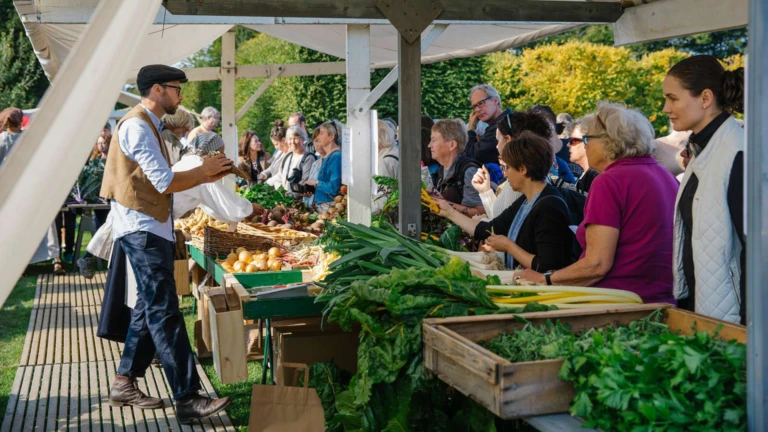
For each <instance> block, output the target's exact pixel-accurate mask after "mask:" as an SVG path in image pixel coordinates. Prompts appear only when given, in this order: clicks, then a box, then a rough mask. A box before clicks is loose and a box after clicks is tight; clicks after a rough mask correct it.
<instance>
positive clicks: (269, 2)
mask: <svg viewBox="0 0 768 432" xmlns="http://www.w3.org/2000/svg"><path fill="white" fill-rule="evenodd" d="M441 3H442V5H443V7H444V9H445V11H444V12H443V13H442V14H440V16H438V18H437V19H439V20H449V21H454V20H455V21H509V22H531V23H534V22H535V23H550V22H555V23H613V22H616V20H617V19H619V17H620V16H621V13H622V9H621V5H620V4H619V3H617V2H575V1H538V0H516V1H514V0H481V1H474V2H472V1H467V0H441ZM165 6H166V8H168V11H170V12H171V13H173V14H175V15H211V16H221V15H228V16H249V17H293V18H337V19H341V18H352V19H385V17H384V14H383V13H382V12H381V11H380V10H378V9H377V8H376V0H337V1H331V0H259V1H253V0H194V1H192V0H167V2H166V3H165Z"/></svg>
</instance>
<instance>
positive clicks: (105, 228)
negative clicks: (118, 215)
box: [85, 212, 113, 261]
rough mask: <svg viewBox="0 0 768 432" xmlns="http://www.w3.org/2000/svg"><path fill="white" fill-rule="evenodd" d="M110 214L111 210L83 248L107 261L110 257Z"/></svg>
mask: <svg viewBox="0 0 768 432" xmlns="http://www.w3.org/2000/svg"><path fill="white" fill-rule="evenodd" d="M112 214H113V212H109V216H107V220H106V221H104V225H102V226H101V227H100V228H99V229H98V230H96V233H95V234H94V235H93V238H92V239H91V241H90V242H88V246H86V247H85V250H87V251H88V252H90V253H91V255H93V256H96V257H99V258H101V259H103V260H105V261H109V260H110V258H111V257H112V243H113V241H112Z"/></svg>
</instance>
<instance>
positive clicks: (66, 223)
mask: <svg viewBox="0 0 768 432" xmlns="http://www.w3.org/2000/svg"><path fill="white" fill-rule="evenodd" d="M76 225H77V215H76V214H75V212H73V211H72V210H67V211H64V212H59V213H57V214H56V235H57V236H60V235H61V228H64V243H66V244H67V245H66V247H65V248H64V253H65V254H71V253H72V251H73V250H74V249H75V231H76V229H77V227H76ZM59 240H61V238H59Z"/></svg>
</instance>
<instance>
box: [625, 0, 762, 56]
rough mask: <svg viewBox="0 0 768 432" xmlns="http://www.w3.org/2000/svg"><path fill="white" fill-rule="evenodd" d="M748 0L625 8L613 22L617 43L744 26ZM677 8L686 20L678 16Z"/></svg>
mask: <svg viewBox="0 0 768 432" xmlns="http://www.w3.org/2000/svg"><path fill="white" fill-rule="evenodd" d="M748 10H749V0H666V1H657V2H654V3H649V4H644V5H640V6H636V7H631V8H628V9H627V10H626V11H625V12H624V15H622V16H621V18H619V20H618V21H616V22H615V23H614V24H613V34H614V43H615V44H616V46H622V45H629V44H634V43H641V42H651V41H655V40H662V39H670V38H675V37H683V36H688V35H692V34H696V33H703V32H712V31H718V30H727V29H732V28H738V27H745V26H746V25H747V23H748V22H749V15H748V13H747V12H748ZM680 11H689V12H687V14H688V15H689V16H688V19H680Z"/></svg>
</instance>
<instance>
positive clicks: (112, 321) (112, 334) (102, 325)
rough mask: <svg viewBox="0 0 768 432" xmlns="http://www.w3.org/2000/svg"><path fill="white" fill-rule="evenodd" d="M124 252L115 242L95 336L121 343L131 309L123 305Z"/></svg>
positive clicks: (127, 325) (128, 323)
mask: <svg viewBox="0 0 768 432" xmlns="http://www.w3.org/2000/svg"><path fill="white" fill-rule="evenodd" d="M127 271H128V270H127V268H126V263H125V252H123V249H122V248H121V247H120V242H119V241H116V242H115V243H114V244H113V245H112V258H111V259H110V264H109V272H108V273H107V283H106V285H105V286H104V299H103V300H102V302H101V313H100V314H99V327H98V329H97V330H96V336H98V337H100V338H103V339H107V340H111V341H115V342H120V343H123V342H125V337H126V336H127V335H128V327H129V326H130V324H131V308H129V307H128V306H126V305H125V290H126V287H125V277H126V274H127Z"/></svg>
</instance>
